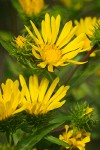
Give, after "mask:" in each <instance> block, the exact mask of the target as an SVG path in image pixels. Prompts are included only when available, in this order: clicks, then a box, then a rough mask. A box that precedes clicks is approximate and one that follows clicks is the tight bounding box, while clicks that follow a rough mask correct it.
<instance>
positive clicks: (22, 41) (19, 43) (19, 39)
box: [15, 35, 26, 48]
mask: <svg viewBox="0 0 100 150" xmlns="http://www.w3.org/2000/svg"><path fill="white" fill-rule="evenodd" d="M15 42H16V46H17V48H23V47H25V44H26V38H25V37H23V36H21V35H18V37H17V38H16V39H15Z"/></svg>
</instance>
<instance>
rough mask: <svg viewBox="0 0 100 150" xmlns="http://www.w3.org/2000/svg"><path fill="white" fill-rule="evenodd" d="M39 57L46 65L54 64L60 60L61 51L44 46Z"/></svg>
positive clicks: (51, 46)
mask: <svg viewBox="0 0 100 150" xmlns="http://www.w3.org/2000/svg"><path fill="white" fill-rule="evenodd" d="M41 57H42V59H43V61H46V62H47V63H48V64H55V63H57V62H58V61H59V59H60V58H61V50H59V49H57V48H56V46H54V45H45V46H44V47H43V50H42V53H41Z"/></svg>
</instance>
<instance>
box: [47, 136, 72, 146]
mask: <svg viewBox="0 0 100 150" xmlns="http://www.w3.org/2000/svg"><path fill="white" fill-rule="evenodd" d="M45 139H46V140H48V141H49V142H52V143H55V144H58V145H61V146H63V147H70V145H69V144H68V143H66V142H64V141H62V140H59V139H58V138H56V137H54V136H51V135H50V136H46V137H45Z"/></svg>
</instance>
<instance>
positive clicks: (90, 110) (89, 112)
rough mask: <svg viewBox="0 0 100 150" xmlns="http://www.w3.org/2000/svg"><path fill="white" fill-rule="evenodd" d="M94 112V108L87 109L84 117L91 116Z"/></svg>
mask: <svg viewBox="0 0 100 150" xmlns="http://www.w3.org/2000/svg"><path fill="white" fill-rule="evenodd" d="M93 110H94V109H93V108H92V107H91V108H89V107H87V108H86V112H85V114H84V115H91V114H92V113H93Z"/></svg>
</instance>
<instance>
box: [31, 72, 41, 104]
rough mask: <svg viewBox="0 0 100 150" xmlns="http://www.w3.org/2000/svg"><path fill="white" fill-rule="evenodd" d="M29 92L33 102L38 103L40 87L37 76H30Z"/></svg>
mask: <svg viewBox="0 0 100 150" xmlns="http://www.w3.org/2000/svg"><path fill="white" fill-rule="evenodd" d="M29 91H30V96H31V100H32V102H33V103H34V104H35V103H37V99H38V94H39V85H38V78H37V76H36V75H33V76H30V78H29Z"/></svg>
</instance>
